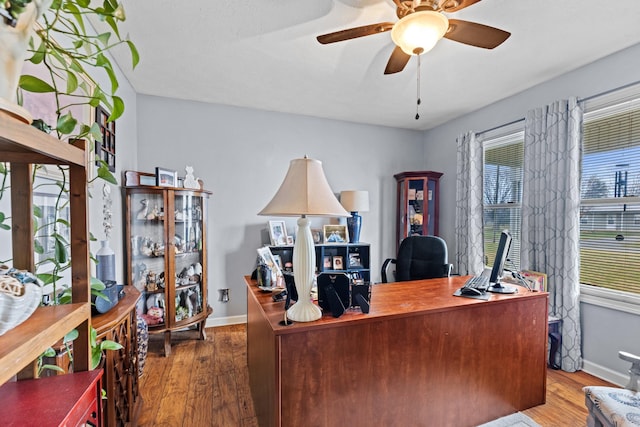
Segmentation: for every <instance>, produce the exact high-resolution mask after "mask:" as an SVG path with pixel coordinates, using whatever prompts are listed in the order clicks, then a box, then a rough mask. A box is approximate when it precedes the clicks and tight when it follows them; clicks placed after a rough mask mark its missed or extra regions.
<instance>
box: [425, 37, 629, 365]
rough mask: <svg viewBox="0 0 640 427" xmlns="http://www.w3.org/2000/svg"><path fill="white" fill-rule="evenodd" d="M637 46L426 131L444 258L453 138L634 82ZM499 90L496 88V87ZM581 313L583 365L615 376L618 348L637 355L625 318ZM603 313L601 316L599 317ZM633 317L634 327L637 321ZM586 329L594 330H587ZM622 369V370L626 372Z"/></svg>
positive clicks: (451, 228)
mask: <svg viewBox="0 0 640 427" xmlns="http://www.w3.org/2000/svg"><path fill="white" fill-rule="evenodd" d="M638 69H640V45H635V46H632V47H630V48H628V49H625V50H623V51H621V52H618V53H616V54H613V55H611V56H609V57H606V58H604V59H602V60H599V61H597V62H594V63H592V64H589V65H587V66H585V67H582V68H579V69H577V70H575V71H573V72H571V73H567V74H564V75H562V76H560V77H558V78H556V79H553V80H550V81H548V82H545V83H543V84H540V85H538V86H535V87H534V88H532V89H530V90H527V91H524V92H522V93H520V94H517V95H515V96H512V97H510V98H507V99H504V100H502V101H500V102H496V103H495V104H492V105H489V106H487V107H485V108H483V109H481V110H479V111H476V112H474V113H471V114H468V115H466V116H464V117H462V118H460V119H457V120H453V121H451V122H448V123H446V124H444V125H441V126H438V127H436V128H434V129H431V130H429V131H427V132H426V133H425V135H424V141H425V160H424V166H425V168H427V169H434V170H439V171H440V172H443V173H444V176H443V178H442V180H441V184H440V185H441V198H440V233H441V235H442V237H443V238H444V239H445V240H446V241H447V244H448V246H449V250H450V253H451V254H453V255H455V251H456V247H455V234H454V233H455V213H456V211H455V205H456V202H455V198H456V180H455V176H456V137H457V136H458V135H460V134H461V133H464V132H466V131H476V132H482V131H484V130H487V129H491V128H493V127H496V126H500V125H503V124H507V123H510V122H513V121H515V120H519V119H521V118H524V116H525V114H526V112H527V111H528V110H530V109H533V108H537V107H541V106H544V105H546V104H549V103H551V102H553V101H554V100H557V99H562V98H567V97H570V96H577V97H578V98H587V97H591V96H594V95H597V94H600V93H603V92H606V91H610V90H613V89H616V88H619V87H622V86H625V85H628V84H631V83H635V82H637V81H639V80H640V73H638ZM496 90H499V88H496ZM582 307H583V309H585V308H586V309H585V313H589V315H593V316H595V317H596V319H597V320H591V321H589V322H585V324H584V328H583V348H584V359H585V361H590V362H591V361H594V363H600V364H602V365H603V367H604V368H608V369H612V370H613V371H616V369H619V366H620V364H619V363H618V362H617V360H616V358H617V356H616V354H617V350H618V349H625V348H626V349H629V350H632V351H639V350H640V342H639V341H638V340H637V336H636V340H635V343H631V348H629V345H630V342H629V341H630V339H629V338H630V337H629V331H631V330H633V329H629V328H628V327H627V326H626V325H628V324H629V316H634V315H629V314H626V313H622V312H618V311H614V310H610V309H606V308H598V309H594V308H593V307H585V304H582ZM605 313H606V314H605ZM637 317H638V316H635V317H634V319H635V322H637V321H638V319H637ZM592 325H598V328H597V329H596V328H593V327H592ZM603 330H604V331H607V334H608V335H607V342H608V343H609V344H610V346H607V347H605V346H603V345H600V340H601V338H602V333H601V332H602V331H603ZM626 369H628V367H627V368H626Z"/></svg>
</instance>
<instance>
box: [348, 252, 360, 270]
mask: <svg viewBox="0 0 640 427" xmlns="http://www.w3.org/2000/svg"><path fill="white" fill-rule="evenodd" d="M354 267H355V268H357V267H362V260H361V259H360V254H359V253H357V252H351V253H349V268H354Z"/></svg>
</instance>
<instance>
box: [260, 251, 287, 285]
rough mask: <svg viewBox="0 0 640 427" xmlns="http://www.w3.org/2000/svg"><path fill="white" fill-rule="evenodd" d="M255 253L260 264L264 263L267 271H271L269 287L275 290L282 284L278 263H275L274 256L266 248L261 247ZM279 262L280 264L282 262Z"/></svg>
mask: <svg viewBox="0 0 640 427" xmlns="http://www.w3.org/2000/svg"><path fill="white" fill-rule="evenodd" d="M257 251H258V257H259V258H260V260H261V261H262V263H264V264H265V265H266V266H267V268H268V269H269V271H271V283H272V286H271V287H272V288H276V287H278V286H280V285H281V284H282V283H283V282H284V279H283V277H284V276H283V274H282V270H281V269H280V266H279V265H278V262H277V261H276V258H275V256H274V255H273V253H272V252H271V249H269V247H268V246H263V247H261V248H258V249H257ZM280 262H282V260H281V261H280Z"/></svg>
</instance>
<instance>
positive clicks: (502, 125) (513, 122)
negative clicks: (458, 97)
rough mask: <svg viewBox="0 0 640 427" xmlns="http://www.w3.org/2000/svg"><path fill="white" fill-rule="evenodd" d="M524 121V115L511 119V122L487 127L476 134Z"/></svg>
mask: <svg viewBox="0 0 640 427" xmlns="http://www.w3.org/2000/svg"><path fill="white" fill-rule="evenodd" d="M523 121H524V117H522V118H520V119H517V120H513V121H511V122H509V123H503V124H501V125H498V126H494V127H492V128H489V129H485V130H483V131H482V132H477V133H476V135H480V134H483V133H487V132H491V131H494V130H496V129H500V128H503V127H506V126H511V125H515V124H516V123H519V122H523Z"/></svg>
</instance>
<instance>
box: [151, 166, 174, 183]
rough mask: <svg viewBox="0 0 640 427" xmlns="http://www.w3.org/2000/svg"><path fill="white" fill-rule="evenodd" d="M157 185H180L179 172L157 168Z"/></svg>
mask: <svg viewBox="0 0 640 427" xmlns="http://www.w3.org/2000/svg"><path fill="white" fill-rule="evenodd" d="M156 185H157V186H158V187H175V186H177V185H178V172H176V171H174V170H171V169H164V168H158V167H157V168H156Z"/></svg>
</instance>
